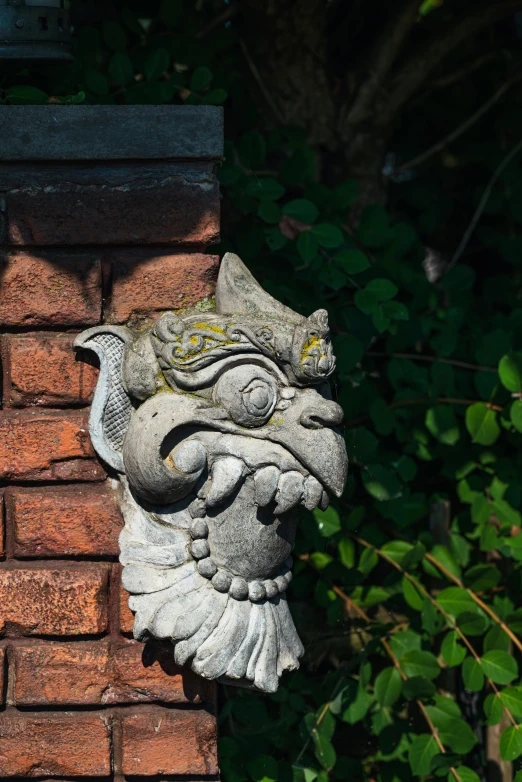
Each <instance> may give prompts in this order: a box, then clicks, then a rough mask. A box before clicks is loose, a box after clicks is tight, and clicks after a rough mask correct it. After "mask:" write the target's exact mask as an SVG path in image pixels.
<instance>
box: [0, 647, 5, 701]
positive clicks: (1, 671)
mask: <svg viewBox="0 0 522 782" xmlns="http://www.w3.org/2000/svg"><path fill="white" fill-rule="evenodd" d="M4 676H5V649H4V647H3V646H0V706H1V705H2V700H3V692H4Z"/></svg>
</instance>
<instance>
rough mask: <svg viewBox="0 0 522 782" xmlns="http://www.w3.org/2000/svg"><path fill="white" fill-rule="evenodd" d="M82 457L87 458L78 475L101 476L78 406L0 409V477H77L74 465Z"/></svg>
mask: <svg viewBox="0 0 522 782" xmlns="http://www.w3.org/2000/svg"><path fill="white" fill-rule="evenodd" d="M70 460H72V461H74V462H75V465H74V468H75V469H74V471H73V473H72V475H71V474H70V471H69V468H68V467H67V463H68V462H69V461H70ZM82 460H89V461H88V463H87V464H86V465H85V466H86V467H87V468H88V470H87V475H86V474H84V475H82V477H83V478H84V479H87V480H89V479H92V480H99V479H100V477H103V476H104V472H103V470H102V469H101V467H100V466H99V465H98V463H97V462H96V461H95V458H94V450H93V447H92V445H91V441H90V439H89V433H88V422H87V413H85V412H83V411H81V410H67V411H56V410H52V411H51V410H49V411H46V410H16V411H15V410H11V411H10V410H3V411H2V412H0V478H4V479H5V478H8V479H23V480H53V479H61V480H67V479H71V478H79V477H80V476H78V475H77V466H78V462H81V461H82ZM64 468H65V469H64Z"/></svg>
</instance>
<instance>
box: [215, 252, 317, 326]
mask: <svg viewBox="0 0 522 782" xmlns="http://www.w3.org/2000/svg"><path fill="white" fill-rule="evenodd" d="M216 312H217V313H218V314H220V315H247V316H249V317H252V318H259V317H263V316H265V317H266V316H267V315H268V317H272V318H273V319H274V320H279V321H283V322H284V323H293V324H295V325H296V326H297V325H300V324H302V323H303V322H304V321H305V318H304V317H303V316H302V315H299V314H298V313H297V312H294V311H293V310H291V309H290V307H285V305H284V304H281V303H280V302H279V301H277V299H274V297H273V296H270V294H269V293H267V292H266V291H265V290H263V288H262V287H261V286H260V284H259V283H258V282H257V280H256V279H255V278H254V277H253V276H252V274H251V273H250V272H249V271H248V269H247V267H246V266H245V264H244V263H243V261H242V260H241V258H239V256H237V255H234V253H226V255H225V256H224V258H223V260H222V261H221V267H220V269H219V276H218V281H217V286H216Z"/></svg>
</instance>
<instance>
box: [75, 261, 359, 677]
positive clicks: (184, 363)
mask: <svg viewBox="0 0 522 782" xmlns="http://www.w3.org/2000/svg"><path fill="white" fill-rule="evenodd" d="M75 347H77V348H87V349H90V350H93V351H94V352H95V353H96V354H97V355H98V356H99V359H100V375H99V379H98V384H97V387H96V392H95V396H94V402H93V405H92V408H91V414H90V422H89V427H90V434H91V439H92V442H93V444H94V447H95V449H96V451H97V453H98V454H99V456H100V457H101V458H102V459H103V460H104V461H105V462H106V463H107V464H108V465H110V466H111V467H112V468H113V469H114V470H115V471H116V472H117V474H118V477H119V481H120V483H121V489H122V500H121V505H122V510H123V516H124V521H125V526H124V529H123V531H122V533H121V535H120V548H121V557H120V560H121V562H122V564H123V565H124V570H123V584H124V587H125V588H126V590H127V591H128V592H129V593H130V595H131V597H130V599H129V606H130V608H131V609H132V611H134V612H135V621H134V636H135V638H137V639H139V640H146V639H148V638H151V637H153V638H158V639H170V640H171V641H172V643H173V644H174V657H175V661H176V663H177V664H179V665H184V664H186V663H188V662H189V661H191V665H192V669H193V670H194V671H195V672H196V673H198V674H200V675H201V676H204V677H206V678H208V679H217V678H221V679H222V680H225V681H227V682H228V683H235V684H239V685H243V686H249V687H254V688H257V689H259V690H262V691H265V692H274V691H275V690H276V689H277V686H278V681H279V676H280V675H281V674H282V673H283V671H285V670H294V669H296V668H298V667H299V658H300V656H301V655H302V654H303V646H302V644H301V641H300V640H299V637H298V635H297V633H296V630H295V627H294V623H293V620H292V617H291V615H290V612H289V610H288V605H287V601H286V595H285V590H286V588H287V586H288V584H289V583H290V580H291V578H292V572H291V568H292V557H291V556H290V555H291V551H292V548H293V544H294V535H295V529H296V523H297V512H296V510H297V506H298V505H299V504H302V505H304V506H305V507H306V508H308V509H310V510H311V509H313V508H315V507H317V506H318V507H319V508H322V509H324V508H326V506H327V505H328V494H329V493H331V494H334V495H335V496H339V495H340V494H341V492H342V490H343V486H344V482H345V477H346V470H347V456H346V450H345V445H344V441H343V438H342V436H341V434H340V433H339V431H338V430H337V429H336V428H335V427H336V425H337V424H339V423H340V422H341V419H342V410H341V408H340V407H339V405H337V404H336V403H335V402H333V401H332V400H331V397H330V389H329V385H328V382H327V378H328V376H329V375H330V374H331V373H332V372H333V370H334V368H335V358H334V356H333V353H332V346H331V342H330V335H329V330H328V322H327V313H326V311H325V310H318V311H317V312H314V313H313V315H311V316H310V317H309V318H305V317H303V316H301V315H298V314H297V313H295V312H293V311H292V310H291V309H289V308H288V307H285V306H284V305H282V304H280V303H279V302H278V301H276V300H275V299H274V298H272V296H270V295H269V294H268V293H266V292H265V291H264V290H263V289H262V288H261V287H260V286H259V284H258V283H257V282H256V280H255V279H254V278H253V277H252V275H251V274H250V272H249V271H248V270H247V269H246V267H245V266H244V265H243V263H242V261H241V260H240V259H239V258H238V257H237V256H236V255H233V254H230V253H228V254H227V255H225V257H224V258H223V261H222V264H221V267H220V272H219V277H218V282H217V288H216V297H215V309H214V310H211V311H208V312H204V313H202V312H195V311H194V312H185V313H182V314H180V315H177V314H175V313H174V312H167V313H165V314H163V315H161V317H160V318H159V319H158V320H157V321H156V323H155V324H154V326H153V327H152V328H151V329H149V330H146V331H144V332H141V333H139V334H135V333H133V332H132V331H130V330H129V329H127V328H125V327H121V326H96V327H95V328H90V329H87V331H84V332H83V333H82V334H80V335H79V337H77V339H76V341H75Z"/></svg>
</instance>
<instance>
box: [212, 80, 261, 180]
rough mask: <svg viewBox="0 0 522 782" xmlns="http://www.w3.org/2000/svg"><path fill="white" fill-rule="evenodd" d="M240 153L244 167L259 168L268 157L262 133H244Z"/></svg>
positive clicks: (240, 141) (240, 142) (240, 140)
mask: <svg viewBox="0 0 522 782" xmlns="http://www.w3.org/2000/svg"><path fill="white" fill-rule="evenodd" d="M198 70H199V69H198ZM207 70H208V68H207ZM209 73H210V71H209ZM200 89H201V88H200ZM238 153H239V157H240V159H241V162H242V163H243V165H244V166H246V167H247V168H251V169H254V168H259V166H261V165H262V164H263V163H264V160H265V157H266V144H265V140H264V138H263V136H262V135H261V133H260V132H259V131H258V130H249V131H248V132H247V133H243V135H242V136H241V138H240V139H239V144H238ZM274 181H275V180H274Z"/></svg>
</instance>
